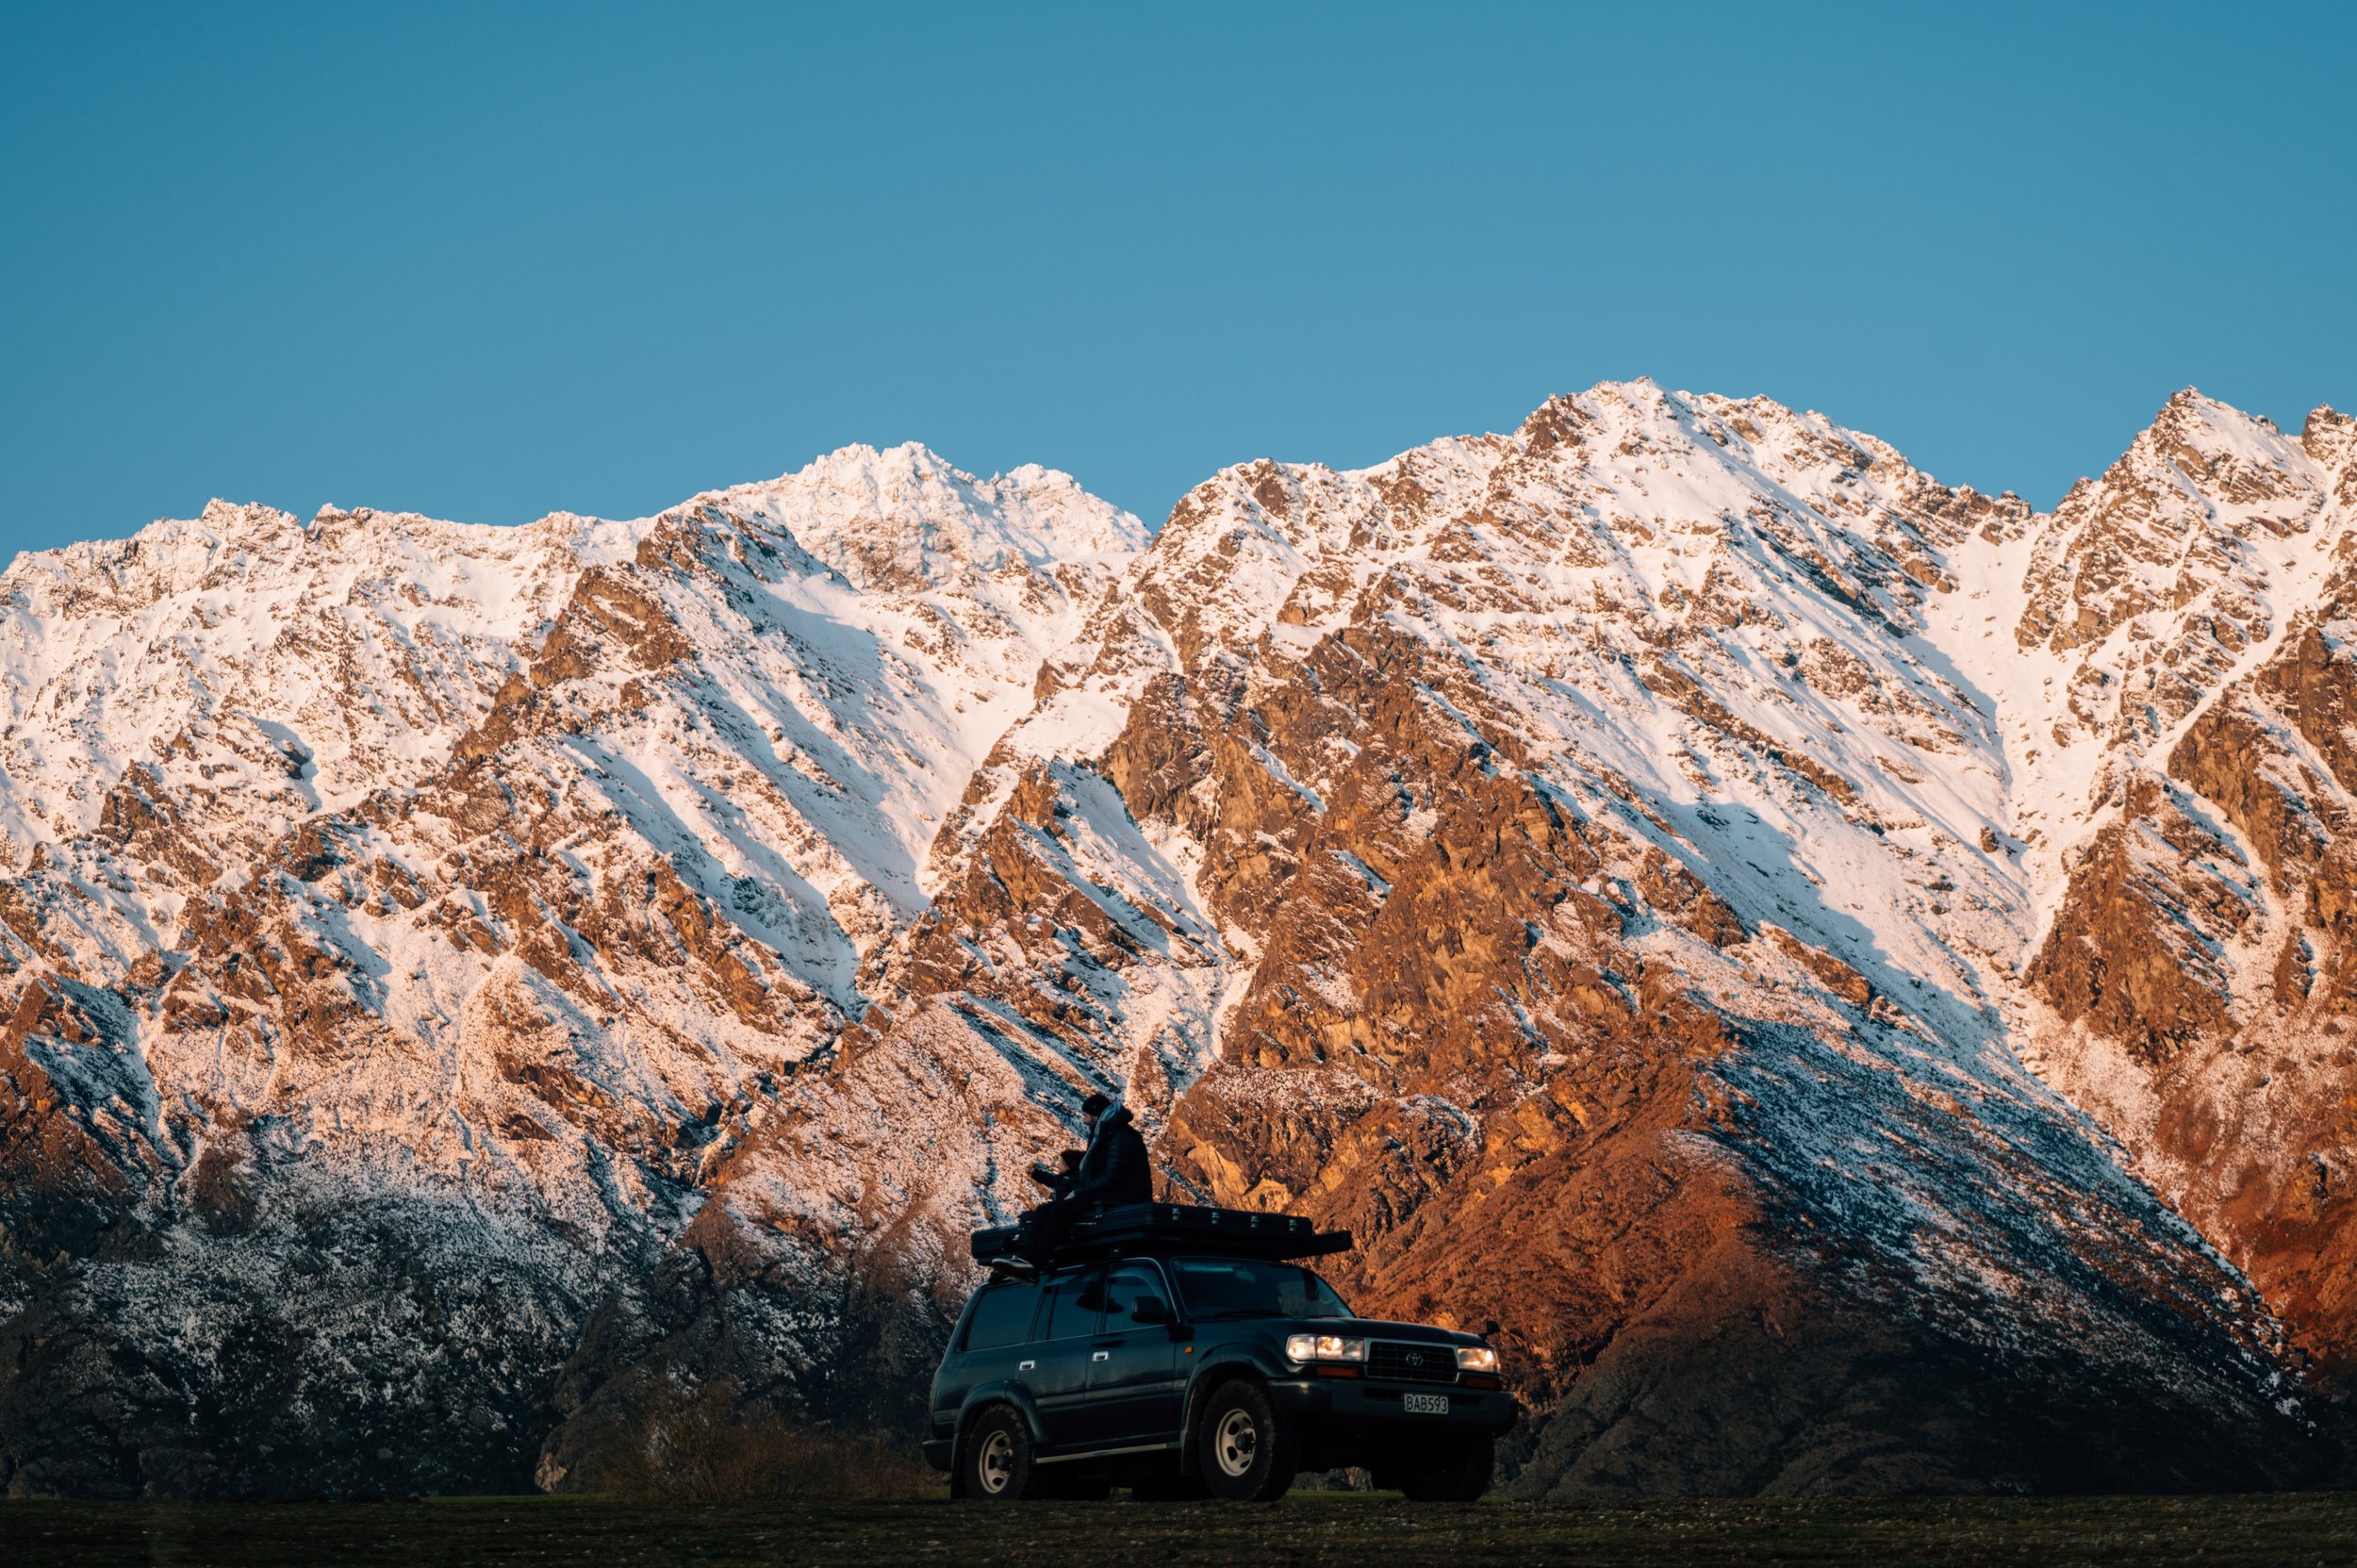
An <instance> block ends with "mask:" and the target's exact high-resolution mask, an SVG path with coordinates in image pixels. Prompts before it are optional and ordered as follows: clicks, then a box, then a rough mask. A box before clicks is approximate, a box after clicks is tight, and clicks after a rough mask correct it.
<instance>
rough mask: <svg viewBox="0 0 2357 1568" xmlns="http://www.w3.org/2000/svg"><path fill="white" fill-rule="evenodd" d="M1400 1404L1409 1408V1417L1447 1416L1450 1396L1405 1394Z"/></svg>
mask: <svg viewBox="0 0 2357 1568" xmlns="http://www.w3.org/2000/svg"><path fill="white" fill-rule="evenodd" d="M1399 1402H1400V1403H1401V1404H1403V1405H1405V1406H1407V1407H1408V1413H1409V1415H1446V1414H1447V1413H1448V1395H1445V1394H1403V1395H1400V1396H1399Z"/></svg>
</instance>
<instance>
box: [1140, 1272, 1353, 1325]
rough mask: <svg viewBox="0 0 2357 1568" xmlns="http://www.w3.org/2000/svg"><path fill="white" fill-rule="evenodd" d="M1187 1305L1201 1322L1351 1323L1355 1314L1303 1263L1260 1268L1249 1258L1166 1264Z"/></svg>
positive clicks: (1191, 1315) (1194, 1316)
mask: <svg viewBox="0 0 2357 1568" xmlns="http://www.w3.org/2000/svg"><path fill="white" fill-rule="evenodd" d="M1167 1263H1168V1266H1169V1268H1170V1272H1171V1275H1172V1277H1173V1278H1174V1279H1177V1280H1178V1294H1179V1296H1181V1297H1182V1298H1183V1299H1184V1300H1185V1301H1186V1304H1187V1314H1188V1315H1189V1316H1190V1317H1193V1318H1195V1319H1197V1320H1198V1321H1201V1322H1207V1323H1211V1322H1217V1321H1218V1320H1219V1319H1221V1318H1224V1317H1348V1316H1349V1315H1350V1309H1349V1308H1348V1307H1346V1306H1344V1305H1343V1298H1342V1297H1341V1296H1336V1295H1335V1294H1334V1287H1333V1286H1331V1285H1329V1284H1327V1282H1326V1281H1325V1280H1323V1279H1319V1278H1318V1277H1317V1276H1316V1275H1314V1274H1312V1273H1310V1271H1309V1270H1308V1269H1306V1268H1303V1267H1302V1266H1301V1265H1300V1264H1299V1263H1260V1262H1255V1261H1253V1260H1249V1259H1244V1258H1172V1259H1169V1260H1167Z"/></svg>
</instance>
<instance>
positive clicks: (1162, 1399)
mask: <svg viewBox="0 0 2357 1568" xmlns="http://www.w3.org/2000/svg"><path fill="white" fill-rule="evenodd" d="M1096 1295H1097V1296H1099V1297H1100V1298H1101V1302H1102V1306H1103V1313H1102V1317H1101V1319H1100V1321H1099V1323H1098V1325H1097V1329H1096V1338H1095V1339H1093V1340H1091V1341H1090V1343H1089V1379H1088V1406H1087V1411H1086V1413H1085V1415H1084V1417H1083V1420H1082V1429H1083V1431H1084V1432H1085V1434H1086V1436H1085V1439H1084V1441H1086V1442H1087V1443H1089V1444H1092V1445H1097V1446H1103V1447H1108V1448H1113V1447H1120V1446H1124V1445H1126V1444H1133V1443H1156V1442H1163V1441H1167V1440H1169V1439H1171V1438H1175V1437H1177V1436H1178V1403H1179V1378H1178V1345H1177V1344H1175V1343H1174V1342H1173V1341H1172V1339H1171V1337H1170V1324H1171V1321H1172V1317H1173V1311H1172V1308H1171V1297H1170V1286H1169V1285H1168V1284H1167V1283H1166V1282H1165V1281H1164V1280H1163V1279H1162V1269H1161V1268H1160V1267H1159V1266H1158V1265H1157V1264H1155V1263H1152V1262H1150V1261H1149V1260H1146V1259H1143V1258H1138V1259H1132V1260H1130V1261H1129V1262H1128V1263H1115V1264H1113V1265H1112V1266H1111V1267H1110V1268H1108V1269H1107V1270H1106V1272H1105V1274H1104V1276H1103V1282H1102V1283H1101V1285H1099V1286H1098V1287H1097V1288H1096Z"/></svg>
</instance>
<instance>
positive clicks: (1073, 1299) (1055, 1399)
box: [1018, 1264, 1104, 1446]
mask: <svg viewBox="0 0 2357 1568" xmlns="http://www.w3.org/2000/svg"><path fill="white" fill-rule="evenodd" d="M1103 1277H1104V1269H1103V1267H1102V1265H1096V1264H1092V1265H1091V1266H1089V1267H1087V1268H1073V1269H1066V1270H1064V1271H1063V1273H1061V1274H1057V1275H1053V1276H1050V1277H1049V1279H1047V1284H1046V1287H1045V1289H1044V1290H1043V1291H1042V1292H1041V1296H1042V1300H1041V1302H1040V1310H1039V1322H1038V1326H1037V1327H1036V1328H1034V1329H1032V1330H1031V1332H1032V1338H1033V1343H1032V1344H1030V1345H1026V1346H1024V1348H1023V1362H1024V1364H1023V1365H1022V1367H1021V1369H1020V1371H1019V1373H1018V1376H1020V1377H1021V1378H1022V1379H1023V1381H1024V1384H1025V1386H1026V1387H1028V1388H1030V1391H1031V1403H1032V1404H1033V1405H1034V1406H1035V1407H1036V1408H1037V1409H1038V1411H1039V1424H1040V1428H1041V1430H1042V1432H1043V1433H1044V1434H1045V1436H1046V1438H1047V1442H1048V1443H1049V1444H1055V1445H1058V1446H1062V1445H1063V1444H1077V1443H1084V1442H1086V1441H1088V1435H1087V1431H1086V1429H1085V1420H1084V1412H1085V1408H1086V1405H1087V1402H1088V1378H1089V1342H1090V1341H1091V1340H1093V1339H1094V1338H1095V1337H1096V1319H1097V1299H1098V1297H1097V1292H1096V1289H1095V1287H1096V1283H1097V1281H1098V1280H1100V1279H1103Z"/></svg>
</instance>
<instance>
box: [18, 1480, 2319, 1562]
mask: <svg viewBox="0 0 2357 1568" xmlns="http://www.w3.org/2000/svg"><path fill="white" fill-rule="evenodd" d="M2186 1561H2200V1562H2202V1563H2205V1564H2212V1563H2227V1564H2239V1563H2249V1564H2259V1563H2268V1564H2274V1563H2299V1564H2307V1563H2332V1564H2341V1563H2353V1562H2357V1494H2300V1495H2269V1496H2243V1497H2184V1498H2178V1497H2097V1498H2038V1499H2006V1500H1997V1499H1937V1500H1918V1501H1903V1502H1822V1501H1811V1502H1792V1501H1777V1502H1757V1501H1699V1502H1672V1503H1646V1504H1641V1505H1640V1504H1619V1505H1580V1504H1550V1503H1508V1502H1495V1501H1492V1502H1485V1503H1479V1504H1475V1505H1471V1506H1467V1507H1440V1506H1428V1505H1427V1506H1416V1505H1412V1504H1408V1503H1404V1502H1400V1501H1397V1500H1395V1499H1392V1498H1386V1497H1381V1496H1372V1497H1371V1496H1367V1495H1364V1494H1336V1493H1324V1494H1319V1493H1296V1494H1294V1495H1293V1496H1292V1497H1290V1498H1288V1499H1287V1500H1286V1501H1284V1502H1282V1503H1279V1504H1277V1505H1276V1506H1275V1507H1270V1508H1248V1507H1241V1506H1231V1507H1221V1506H1216V1505H1211V1504H1201V1503H1196V1504H1148V1503H1128V1502H1122V1501H1113V1502H1109V1503H1034V1504H1020V1505H1016V1506H1014V1507H1012V1508H1003V1509H992V1508H981V1507H976V1506H972V1505H959V1504H952V1503H948V1502H946V1501H945V1502H915V1503H859V1504H852V1503H838V1504H826V1503H774V1504H756V1503H748V1504H732V1505H712V1506H696V1505H684V1504H673V1505H659V1504H653V1505H651V1504H637V1503H604V1502H584V1501H575V1500H570V1499H558V1498H541V1497H531V1498H513V1499H501V1498H465V1499H451V1500H444V1501H429V1502H422V1503H321V1504H236V1503H206V1504H163V1503H136V1504H135V1503H112V1504H107V1503H51V1502H28V1501H9V1502H0V1564H5V1565H6V1568H51V1565H53V1564H54V1565H58V1568H64V1565H67V1564H72V1565H73V1568H119V1565H120V1568H129V1565H132V1564H137V1565H139V1568H176V1565H179V1564H213V1563H221V1564H232V1565H238V1568H244V1565H249V1564H251V1565H255V1568H262V1565H268V1568H281V1565H287V1568H291V1565H294V1564H303V1565H305V1568H309V1565H312V1564H321V1563H363V1564H368V1563H385V1564H394V1563H399V1564H403V1565H411V1564H417V1565H442V1564H452V1565H455V1564H462V1563H464V1564H477V1563H488V1564H514V1565H519V1568H521V1565H538V1564H544V1563H545V1564H558V1563H588V1564H593V1565H595V1568H640V1565H646V1568H655V1565H665V1568H668V1565H670V1564H746V1565H750V1564H763V1565H765V1568H767V1565H774V1564H782V1563H791V1564H803V1563H810V1564H821V1563H824V1564H838V1563H839V1564H855V1565H858V1568H886V1565H891V1564H898V1563H904V1562H919V1563H921V1562H944V1563H948V1562H960V1563H963V1562H1007V1563H1016V1562H1020V1563H1030V1564H1037V1565H1041V1568H1081V1565H1083V1564H1089V1563H1099V1562H1107V1563H1151V1564H1154V1565H1156V1568H1181V1565H1195V1564H1204V1565H1210V1564H1218V1565H1220V1568H1231V1565H1234V1564H1240V1563H1351V1564H1358V1563H1413V1562H1439V1563H1447V1564H1451V1565H1452V1568H1471V1565H1474V1564H1484V1563H1647V1564H1651V1563H1661V1564H1667V1563H1743V1564H1747V1565H1748V1564H1767V1563H1807V1564H1820V1563H1844V1564H1846V1563H1856V1564H1870V1563H1871V1564H1875V1565H1877V1568H1880V1565H1886V1564H1904V1563H1939V1564H1965V1563H2036V1564H2041V1565H2046V1564H2055V1565H2060V1564H2075V1563H2105V1564H2122V1565H2125V1564H2138V1565H2143V1564H2151V1563H2173V1562H2186Z"/></svg>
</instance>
